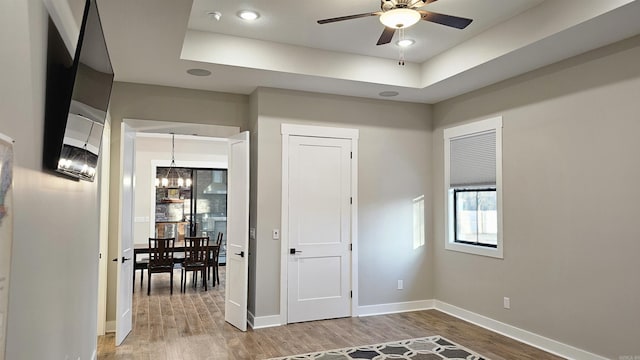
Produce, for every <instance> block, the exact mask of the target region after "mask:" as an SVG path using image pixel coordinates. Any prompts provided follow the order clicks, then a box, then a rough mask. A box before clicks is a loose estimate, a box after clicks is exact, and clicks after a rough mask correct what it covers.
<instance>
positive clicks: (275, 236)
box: [272, 229, 280, 240]
mask: <svg viewBox="0 0 640 360" xmlns="http://www.w3.org/2000/svg"><path fill="white" fill-rule="evenodd" d="M272 237H273V240H278V239H280V229H273V232H272Z"/></svg>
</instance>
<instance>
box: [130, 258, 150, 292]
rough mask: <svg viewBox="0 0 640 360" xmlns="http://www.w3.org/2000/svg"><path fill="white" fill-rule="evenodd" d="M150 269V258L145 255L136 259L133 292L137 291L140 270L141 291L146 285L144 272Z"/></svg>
mask: <svg viewBox="0 0 640 360" xmlns="http://www.w3.org/2000/svg"><path fill="white" fill-rule="evenodd" d="M148 267H149V256H148V255H144V256H140V258H136V259H135V261H134V263H133V291H134V292H135V291H136V271H138V270H140V289H142V285H143V283H144V271H145V270H147V268H148Z"/></svg>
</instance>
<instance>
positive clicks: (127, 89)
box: [107, 82, 249, 321]
mask: <svg viewBox="0 0 640 360" xmlns="http://www.w3.org/2000/svg"><path fill="white" fill-rule="evenodd" d="M109 112H110V114H111V179H110V188H109V194H110V199H109V205H110V212H109V259H111V258H113V257H117V256H118V241H119V240H118V234H119V221H118V208H119V206H120V190H119V185H120V178H121V174H120V135H121V134H120V133H121V131H120V129H121V124H122V120H123V119H139V120H160V121H172V122H184V123H194V124H209V125H228V126H239V127H240V129H241V131H242V130H246V129H247V122H248V119H249V97H248V96H246V95H235V94H225V93H216V92H210V91H201V90H188V89H181V88H173V87H165V86H154V85H141V84H132V83H122V82H116V83H114V86H113V90H112V92H111V104H110V107H109ZM116 270H117V269H116V266H115V265H114V263H111V262H109V269H108V275H107V276H108V278H107V283H108V285H107V321H114V320H115V318H116V287H117V286H116V285H117V284H116V278H117V276H116Z"/></svg>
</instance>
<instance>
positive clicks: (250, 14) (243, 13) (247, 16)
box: [238, 10, 260, 21]
mask: <svg viewBox="0 0 640 360" xmlns="http://www.w3.org/2000/svg"><path fill="white" fill-rule="evenodd" d="M238 17H240V18H241V19H242V20H247V21H253V20H255V19H257V18H259V17H260V14H258V13H257V12H256V11H253V10H240V11H239V12H238Z"/></svg>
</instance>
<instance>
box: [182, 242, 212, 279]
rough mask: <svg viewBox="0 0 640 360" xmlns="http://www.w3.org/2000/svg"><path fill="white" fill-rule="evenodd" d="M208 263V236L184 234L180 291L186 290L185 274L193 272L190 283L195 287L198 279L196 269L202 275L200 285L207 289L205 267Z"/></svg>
mask: <svg viewBox="0 0 640 360" xmlns="http://www.w3.org/2000/svg"><path fill="white" fill-rule="evenodd" d="M208 264H209V237H208V236H197V237H193V236H185V238H184V262H183V263H182V271H181V272H180V288H181V291H183V292H186V291H187V282H186V274H187V272H189V271H192V272H193V277H192V283H193V286H194V287H195V285H196V283H197V281H198V271H200V273H201V275H202V286H203V287H204V291H207V267H208Z"/></svg>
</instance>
